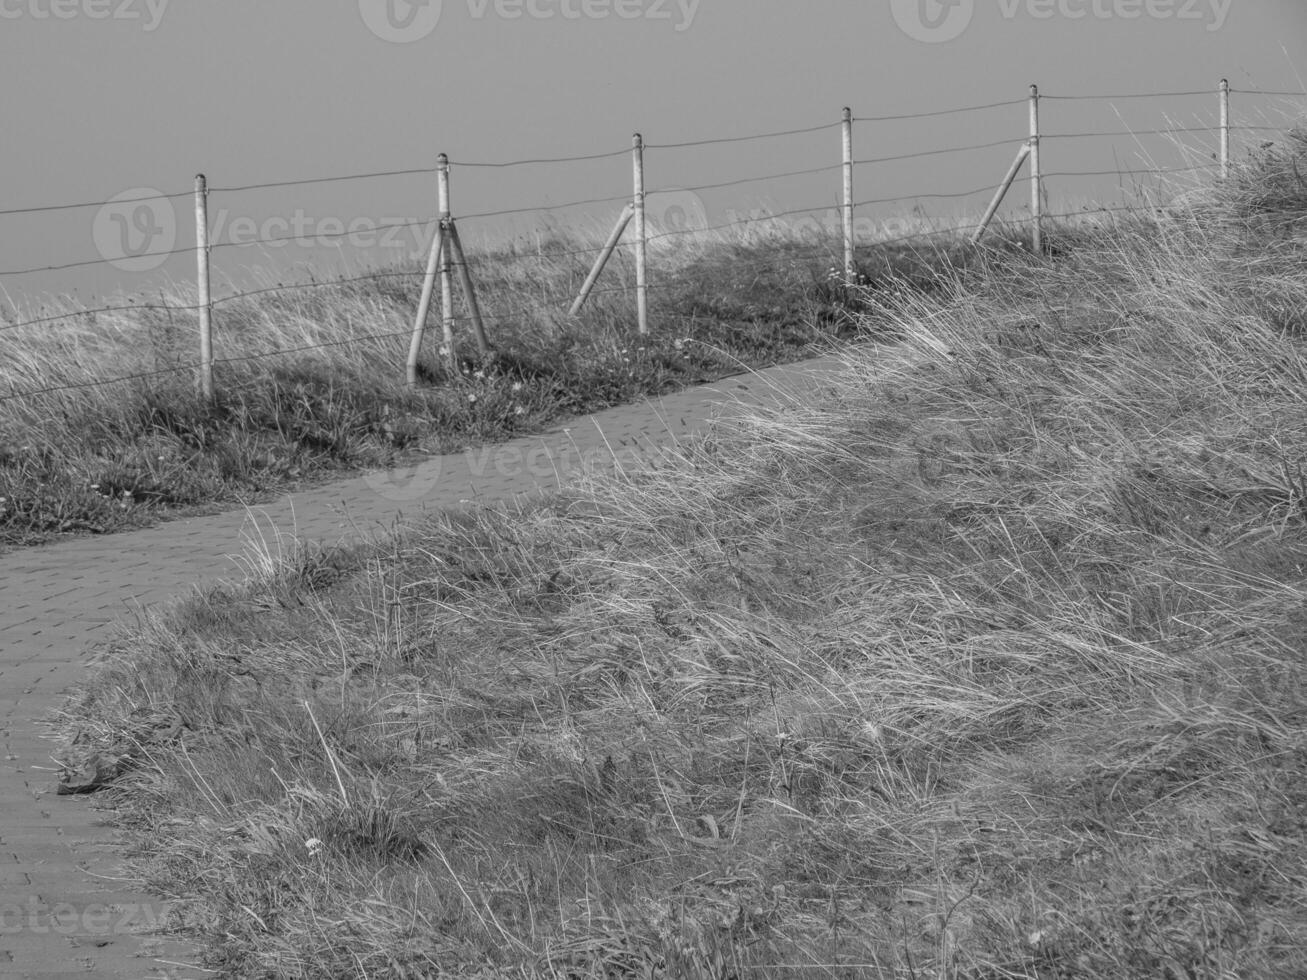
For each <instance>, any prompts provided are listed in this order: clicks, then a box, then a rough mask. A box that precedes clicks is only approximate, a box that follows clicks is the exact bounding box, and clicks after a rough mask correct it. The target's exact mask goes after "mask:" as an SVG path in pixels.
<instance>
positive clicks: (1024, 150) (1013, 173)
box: [971, 143, 1030, 245]
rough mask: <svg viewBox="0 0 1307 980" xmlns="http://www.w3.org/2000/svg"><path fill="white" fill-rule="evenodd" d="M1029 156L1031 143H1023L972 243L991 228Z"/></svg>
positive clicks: (995, 193) (981, 220)
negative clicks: (1009, 189)
mask: <svg viewBox="0 0 1307 980" xmlns="http://www.w3.org/2000/svg"><path fill="white" fill-rule="evenodd" d="M1028 156H1030V144H1029V143H1022V144H1021V149H1019V150H1018V151H1017V158H1016V159H1015V160H1013V161H1012V166H1010V167H1009V168H1008V171H1007V174H1006V175H1005V176H1004V177H1003V182H1002V183H1000V184H999V185H998V190H997V191H995V192H994V199H993V200H992V201H990V202H989V207H988V208H986V209H985V216H984V217H983V218H981V219H980V224H978V225H977V226H976V230H975V232H973V233H972V235H971V244H972V245H975V244H976V243H977V242H979V241H980V239H981V238H982V237H983V236H984V234H985V230H986V229H987V228H989V223H990V222H991V221H993V220H994V215H996V214H998V208H999V205H1001V204H1002V203H1003V198H1004V197H1006V196H1007V192H1008V188H1010V187H1011V186H1012V182H1013V181H1014V180H1016V179H1017V174H1018V173H1019V172H1020V171H1021V165H1022V164H1023V163H1025V162H1026V157H1028Z"/></svg>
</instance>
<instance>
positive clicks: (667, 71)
mask: <svg viewBox="0 0 1307 980" xmlns="http://www.w3.org/2000/svg"><path fill="white" fill-rule="evenodd" d="M1305 41H1307V4H1304V3H1302V2H1301V0H974V2H973V0H860V2H859V0H807V2H803V3H800V2H797V0H786V2H782V0H443V2H441V0H428V2H426V3H424V4H418V3H413V4H410V3H409V2H406V0H312V2H310V0H221V2H219V0H0V84H2V85H3V89H4V91H5V92H6V93H7V98H6V99H5V105H4V126H3V130H2V131H0V132H2V133H3V136H2V137H0V146H3V150H0V157H2V158H3V161H4V163H3V170H4V173H5V175H6V180H5V183H4V191H3V193H2V194H0V211H11V210H13V209H20V208H27V207H35V206H42V205H62V204H75V203H81V202H101V201H107V200H109V199H111V198H113V197H115V196H120V195H124V194H129V193H131V194H138V195H139V194H141V193H142V189H146V190H147V191H149V190H157V191H161V192H164V193H165V194H168V193H183V194H184V192H186V191H188V190H189V189H190V187H191V186H192V182H193V178H194V175H195V174H196V173H197V172H201V171H202V172H204V173H206V174H207V175H208V178H209V181H210V184H211V185H212V186H213V187H215V188H231V187H237V186H242V185H247V184H252V183H264V182H270V181H281V180H295V179H302V178H309V177H330V176H335V175H344V174H351V173H358V172H370V171H388V170H401V169H407V168H421V167H428V166H430V165H432V163H433V162H434V158H435V155H436V154H437V153H438V152H441V151H444V152H446V153H448V154H449V155H450V156H451V157H452V158H453V159H454V161H455V164H456V166H455V171H454V175H453V181H454V204H455V214H456V215H457V214H460V213H461V214H464V215H470V214H474V213H479V212H485V211H496V210H502V209H508V208H519V207H532V206H537V205H556V204H561V203H565V202H568V201H573V200H578V199H584V198H590V197H600V196H607V195H621V194H624V193H628V192H629V187H630V167H629V161H628V159H626V158H625V157H621V156H619V157H616V158H613V159H607V160H598V161H592V162H588V163H579V164H573V165H552V166H532V167H518V168H509V169H476V168H469V167H466V166H464V167H459V166H458V163H459V162H460V161H463V162H493V161H504V160H513V159H520V158H534V157H553V156H567V155H572V154H586V153H603V152H606V151H622V150H624V149H626V148H627V147H628V146H629V143H630V137H631V134H632V132H634V131H635V130H640V131H641V132H642V133H643V134H644V136H645V139H646V140H647V141H649V142H650V143H651V144H655V145H656V144H664V143H671V142H680V141H690V140H699V139H708V138H714V137H728V136H737V135H740V136H743V135H749V134H752V133H758V132H768V131H775V130H788V129H793V128H802V127H809V126H816V125H820V124H823V123H836V122H838V120H839V115H840V110H841V107H843V106H845V105H849V106H852V108H853V110H854V113H855V114H856V115H858V116H861V117H870V116H881V115H898V114H911V113H918V112H930V111H935V110H941V109H948V108H953V107H956V106H965V105H975V104H980V103H989V102H996V101H1004V100H1008V99H1021V98H1023V97H1024V96H1025V94H1026V91H1027V86H1028V85H1029V84H1030V83H1031V82H1036V83H1038V84H1039V86H1040V89H1041V91H1042V92H1043V93H1044V94H1045V95H1048V96H1056V95H1081V94H1089V95H1095V94H1114V93H1135V92H1173V91H1186V90H1200V91H1203V92H1211V93H1212V94H1211V95H1210V96H1204V97H1198V98H1193V97H1189V98H1182V97H1175V98H1151V99H1140V100H1133V99H1128V100H1109V101H1086V102H1080V101H1059V100H1048V101H1045V102H1044V104H1043V128H1044V130H1045V131H1046V132H1050V133H1053V132H1061V133H1069V132H1083V131H1099V130H1122V129H1129V130H1132V131H1137V130H1142V129H1155V128H1160V127H1165V126H1167V125H1176V126H1196V125H1200V124H1202V125H1206V124H1209V123H1210V122H1211V121H1212V119H1213V118H1214V116H1215V110H1216V104H1217V103H1216V96H1215V91H1216V87H1217V83H1218V81H1219V79H1220V78H1221V77H1223V76H1224V77H1228V78H1229V79H1230V81H1231V84H1232V85H1233V86H1234V87H1235V88H1236V89H1247V90H1253V89H1256V90H1264V91H1265V90H1300V89H1302V88H1303V87H1304V77H1305V76H1307V60H1305V59H1304V57H1303V52H1304V42H1305ZM1303 104H1307V103H1302V102H1299V103H1297V105H1298V106H1301V105H1303ZM1294 105H1295V104H1294V103H1292V102H1289V101H1287V100H1283V99H1268V98H1253V97H1251V96H1247V95H1243V94H1237V95H1236V96H1235V97H1234V115H1235V121H1236V122H1237V123H1238V122H1242V123H1249V122H1252V123H1265V122H1273V123H1282V122H1284V120H1285V119H1286V118H1287V117H1286V115H1285V112H1286V110H1292V109H1293V107H1294ZM1025 126H1026V109H1025V107H1024V106H1022V105H1015V106H1010V107H1006V108H1001V109H995V110H989V111H986V112H978V113H969V114H961V115H952V116H941V117H930V118H925V119H920V120H911V121H902V122H881V123H872V122H863V123H859V124H858V126H857V127H856V137H855V142H856V151H857V156H858V157H859V158H860V159H866V158H871V157H881V156H890V155H895V154H902V153H912V152H916V151H922V150H931V149H937V148H943V147H950V146H958V145H963V144H970V143H976V142H983V141H987V140H1001V139H1006V138H1013V139H1020V138H1021V137H1022V136H1024V134H1025ZM1254 138H1255V137H1254V136H1253V135H1248V136H1241V138H1240V141H1239V143H1237V144H1236V145H1237V146H1241V145H1242V146H1247V145H1250V143H1249V141H1250V140H1252V139H1254ZM1186 139H1188V140H1189V141H1191V142H1192V143H1194V144H1202V143H1204V142H1206V143H1210V139H1208V138H1207V137H1206V136H1204V135H1202V134H1191V135H1190V136H1188V137H1186ZM1170 147H1171V144H1170V142H1169V141H1168V140H1166V139H1156V138H1146V137H1140V138H1138V139H1132V138H1130V137H1117V138H1114V139H1109V138H1099V139H1094V140H1080V141H1069V140H1061V141H1054V140H1050V141H1049V142H1048V143H1046V145H1045V147H1044V166H1045V169H1046V170H1048V171H1054V172H1060V171H1070V170H1118V169H1130V168H1136V167H1139V166H1143V165H1144V157H1145V156H1152V157H1153V158H1155V159H1156V160H1157V161H1158V162H1161V163H1165V164H1167V165H1170V164H1173V163H1175V162H1176V160H1177V158H1176V157H1175V156H1174V155H1170V156H1167V154H1171V153H1172V151H1171V148H1170ZM1014 152H1015V146H1012V147H1008V146H1003V147H995V148H991V149H988V150H983V151H976V152H971V153H966V154H959V155H956V156H951V155H943V156H933V157H926V158H922V159H919V160H915V161H906V162H899V163H885V164H878V165H866V166H860V167H859V168H858V175H857V176H858V186H857V194H856V196H857V197H858V198H859V199H860V200H866V199H873V198H883V197H891V196H897V195H903V194H920V193H926V192H931V191H934V192H945V193H947V192H958V191H963V190H970V189H972V188H977V187H981V186H986V185H992V184H993V183H995V182H996V181H997V180H998V179H999V178H1000V177H1001V176H1002V173H1003V171H1004V170H1005V169H1006V167H1007V165H1008V163H1009V161H1010V160H1011V157H1012V154H1013V153H1014ZM1164 156H1165V157H1166V159H1164V160H1163V157H1164ZM838 162H839V131H838V129H837V128H833V129H830V130H826V131H822V132H817V133H811V134H806V135H802V136H794V137H786V138H779V139H774V140H765V141H759V142H748V143H727V144H721V145H716V146H709V147H700V148H685V149H651V150H650V151H649V153H648V160H647V165H648V169H649V177H648V180H649V186H650V189H651V190H652V189H656V188H685V187H695V186H701V185H704V184H714V183H720V182H723V181H729V180H732V179H736V178H741V177H751V176H759V175H764V174H770V173H777V172H782V171H789V170H795V169H803V168H809V167H820V166H824V165H828V164H829V165H834V164H838ZM1119 183H1120V182H1119V181H1118V180H1117V178H1115V177H1107V178H1060V179H1053V180H1050V182H1049V194H1050V197H1051V201H1052V204H1053V206H1054V208H1055V209H1058V208H1059V206H1060V205H1062V204H1066V203H1067V202H1072V201H1074V202H1081V201H1084V200H1087V199H1089V198H1100V199H1109V198H1111V199H1115V198H1118V197H1119V191H1118V185H1119ZM839 186H840V183H839V174H838V171H836V170H833V171H831V172H830V173H828V174H821V175H813V176H809V177H804V178H792V179H788V180H779V181H775V182H761V183H757V184H749V185H744V186H742V187H738V188H729V189H716V190H705V191H701V192H698V194H697V196H692V195H686V194H681V195H679V196H678V195H670V196H667V197H665V198H664V200H663V204H664V205H679V206H681V207H682V210H684V211H686V212H688V213H691V216H692V218H693V219H694V220H701V219H702V220H707V221H709V222H710V223H714V224H715V223H720V222H723V221H726V220H730V219H731V218H732V217H734V216H736V215H737V214H738V213H739V212H741V211H747V210H749V209H750V208H757V207H761V206H763V205H766V206H770V207H771V208H772V209H773V210H781V209H784V208H788V207H818V206H825V205H827V204H830V205H833V204H834V203H835V202H836V200H837V197H838V192H839ZM433 197H434V187H433V181H432V178H431V177H429V176H425V175H418V176H407V177H392V178H385V179H375V180H362V181H349V182H340V183H324V184H314V185H308V186H299V187H284V188H276V189H265V190H259V191H246V192H239V193H238V192H219V191H215V192H214V194H213V195H212V200H211V210H212V215H213V219H214V221H215V222H217V223H218V224H219V225H220V227H219V228H218V229H217V239H218V240H219V241H231V240H246V239H248V238H250V237H254V236H257V235H261V234H262V235H267V234H272V235H274V236H277V235H287V234H303V235H305V236H307V237H308V238H310V239H312V238H313V236H314V235H316V234H317V233H319V232H322V233H324V234H327V235H330V233H331V232H333V231H335V230H337V229H338V228H341V227H345V228H348V227H350V226H351V225H352V226H353V227H354V228H356V229H359V230H360V233H359V234H358V235H356V236H355V237H354V239H353V240H351V239H349V238H348V237H347V238H345V239H344V240H343V244H340V246H339V247H328V246H327V244H326V243H325V242H323V243H321V244H319V245H316V246H312V247H309V248H298V247H295V246H292V247H291V248H290V249H288V248H286V247H281V246H266V247H264V249H262V250H261V251H260V250H258V249H255V248H248V249H247V248H231V247H224V248H220V249H218V250H216V251H215V253H214V262H215V266H216V268H217V273H216V274H217V275H218V276H219V278H220V279H221V277H222V276H223V275H224V274H230V273H233V272H234V271H235V269H236V268H237V267H239V266H246V265H249V264H260V263H262V264H270V265H272V266H274V267H275V266H279V265H280V266H284V265H285V264H286V263H287V261H288V257H292V256H293V258H294V259H307V260H310V261H312V262H313V263H314V264H315V265H316V266H317V267H319V268H321V269H324V270H325V269H332V268H338V267H345V268H351V267H355V268H356V267H358V266H359V265H360V263H363V262H366V261H368V260H369V259H372V258H378V257H379V258H380V259H381V260H382V261H384V260H385V259H386V258H389V257H391V256H394V255H403V254H407V253H408V252H413V251H421V247H420V246H419V245H418V244H416V243H415V242H414V240H413V238H412V237H411V234H410V233H407V232H406V233H404V234H403V235H401V236H399V239H398V240H397V241H396V242H395V247H393V248H388V249H387V248H379V247H378V248H372V249H370V250H364V251H363V252H360V250H359V249H356V248H354V247H353V245H355V244H363V245H367V244H369V243H370V239H369V237H368V230H369V229H370V228H371V227H373V226H375V225H376V224H379V223H386V222H390V221H395V220H399V219H413V220H417V219H424V218H427V217H428V216H429V213H430V210H431V208H432V206H433V204H434V200H433ZM985 198H986V194H980V195H977V196H976V197H973V198H968V199H964V200H955V199H947V198H945V199H929V198H926V199H923V200H922V201H921V202H920V205H921V207H922V208H923V209H924V211H925V212H927V213H928V214H931V215H949V214H953V213H957V212H958V211H959V210H962V209H966V210H972V211H974V210H976V209H978V208H980V207H983V205H984V203H985ZM172 203H173V205H174V209H173V211H172V213H171V214H168V213H158V212H159V209H158V208H157V207H156V208H155V210H154V211H150V212H149V213H146V212H143V211H142V209H140V208H139V207H136V206H135V205H133V204H127V205H118V206H117V207H116V209H115V208H109V209H103V208H96V207H89V208H83V209H71V210H65V211H56V212H51V213H44V214H28V215H21V214H20V215H16V214H0V273H8V272H12V271H14V270H21V269H27V268H33V267H46V266H51V265H61V264H64V263H70V262H78V261H82V260H93V259H97V258H99V257H101V256H102V255H103V254H104V253H106V252H107V253H110V257H111V258H121V257H122V254H123V253H122V251H121V250H120V251H118V252H116V253H115V248H119V246H118V245H116V244H115V243H116V242H121V243H122V246H121V247H122V248H126V249H127V250H129V251H130V250H131V249H134V248H135V249H139V248H140V247H141V243H142V242H145V241H147V240H148V243H149V244H150V246H151V247H152V248H159V247H161V246H162V247H167V246H169V245H170V244H172V243H174V242H175V243H176V244H178V245H184V244H187V243H189V242H191V241H193V234H194V231H193V221H192V217H191V214H192V208H191V203H190V201H189V200H188V199H187V198H186V197H184V196H183V197H179V198H177V199H175V200H174V201H173V202H172ZM912 205H913V202H911V201H909V202H906V203H904V204H901V205H895V206H894V207H893V208H892V209H890V210H897V211H907V210H909V209H910V208H911V207H912ZM651 206H656V205H654V203H653V202H651ZM617 207H618V206H617V205H612V206H609V207H607V208H605V207H598V208H592V209H589V210H588V211H583V212H581V214H582V215H585V214H589V215H593V216H594V217H592V219H591V220H592V221H593V222H594V223H596V224H597V223H599V222H603V223H605V224H606V223H607V222H608V221H610V220H611V215H613V214H615V212H616V210H617ZM862 213H863V214H864V216H865V219H866V220H868V221H869V220H872V217H873V216H874V217H875V218H877V219H878V220H879V219H880V218H881V217H883V216H884V215H885V214H887V213H889V212H888V211H887V210H886V209H885V208H867V209H865V211H864V212H862ZM576 214H577V213H576V212H564V213H562V214H554V215H552V216H550V215H542V216H538V217H537V216H528V217H524V218H517V219H514V220H515V227H516V228H519V229H522V230H523V231H527V230H529V229H530V228H532V227H535V226H537V225H543V224H547V223H549V222H551V221H552V222H553V223H555V224H566V223H567V221H569V220H572V218H574V217H576ZM170 222H171V226H169V223H170ZM461 227H462V228H463V233H464V237H465V239H471V240H476V239H477V238H478V236H479V234H481V233H486V232H488V231H490V230H492V229H494V228H502V227H503V223H502V221H500V222H499V223H498V224H495V223H492V222H489V221H482V222H480V223H478V222H477V221H476V220H474V219H465V221H464V222H463V224H462V225H461ZM374 237H376V238H381V237H382V236H381V235H380V234H378V235H376V236H374ZM328 240H330V241H340V240H339V239H328ZM153 264H154V263H150V262H149V261H148V260H140V261H138V263H137V265H153ZM124 265H126V266H129V267H130V266H131V263H130V262H127V263H124V262H121V261H120V262H118V263H117V265H104V266H100V267H98V268H92V269H74V270H68V271H66V272H60V273H40V274H29V275H11V274H3V275H0V288H2V289H4V290H6V291H8V292H9V293H10V294H11V295H13V296H15V297H29V300H28V301H27V302H28V303H30V297H32V296H34V295H37V294H40V293H44V292H56V293H71V292H73V291H76V293H77V296H78V297H79V298H80V299H82V300H83V301H88V302H89V301H91V300H92V299H94V298H99V297H101V296H102V295H103V294H106V293H109V292H112V291H114V290H118V289H123V290H128V291H131V290H136V289H142V288H146V289H152V288H155V285H154V284H157V283H158V282H159V281H160V279H161V277H162V276H172V277H174V278H183V279H184V278H190V277H191V276H193V266H192V262H191V260H190V259H188V258H185V259H175V260H172V261H169V262H168V263H166V264H165V265H164V266H163V267H162V268H161V269H156V268H150V269H147V270H144V271H131V270H130V268H123V266H124Z"/></svg>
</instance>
